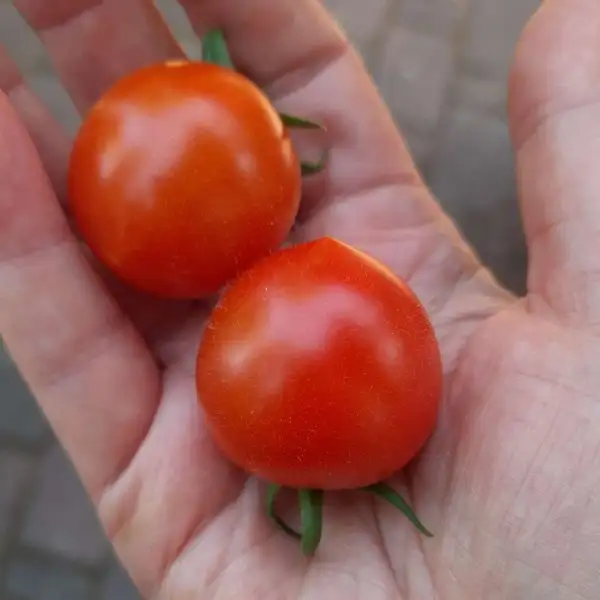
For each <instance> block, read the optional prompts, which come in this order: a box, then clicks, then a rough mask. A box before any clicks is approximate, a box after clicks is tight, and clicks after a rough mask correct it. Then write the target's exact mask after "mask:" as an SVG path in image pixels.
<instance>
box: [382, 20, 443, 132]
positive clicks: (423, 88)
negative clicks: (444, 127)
mask: <svg viewBox="0 0 600 600" xmlns="http://www.w3.org/2000/svg"><path fill="white" fill-rule="evenodd" d="M452 61H453V58H452V47H451V45H450V44H449V43H448V42H447V41H444V40H442V39H440V38H438V37H435V36H431V35H428V34H424V33H419V32H415V31H411V30H410V29H407V28H405V27H402V26H397V27H394V28H392V29H391V30H390V31H389V35H388V36H387V39H386V43H385V46H384V49H383V53H382V57H381V64H380V67H379V69H378V70H377V72H376V73H375V80H376V81H377V82H378V84H379V88H380V90H381V92H382V94H383V96H384V98H385V99H386V102H387V103H388V105H389V106H390V108H391V110H392V112H393V113H394V116H395V117H396V120H397V122H398V123H399V124H400V126H401V127H403V128H407V129H410V130H411V131H413V132H414V133H416V134H419V135H424V136H427V135H431V134H432V133H433V132H434V131H435V129H436V127H437V124H438V119H439V115H440V111H441V109H442V105H443V103H444V97H445V93H446V90H447V86H448V83H449V80H450V76H451V71H452Z"/></svg>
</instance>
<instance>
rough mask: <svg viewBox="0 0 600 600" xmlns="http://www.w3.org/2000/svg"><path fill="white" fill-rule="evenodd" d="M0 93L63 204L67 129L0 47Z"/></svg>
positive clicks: (67, 141) (67, 154)
mask: <svg viewBox="0 0 600 600" xmlns="http://www.w3.org/2000/svg"><path fill="white" fill-rule="evenodd" d="M0 90H2V92H4V94H6V95H7V96H8V99H9V100H10V102H11V104H12V105H13V107H14V108H15V109H16V111H17V113H18V114H19V117H20V118H21V121H22V122H23V124H24V125H25V127H26V128H27V131H28V133H29V136H30V137H31V139H32V140H33V143H34V144H35V147H36V149H37V151H38V154H39V156H40V158H41V160H42V164H43V165H44V168H45V170H46V173H47V174H48V176H49V178H50V181H51V183H52V185H53V187H54V190H55V191H56V194H57V196H58V198H59V199H60V201H61V203H64V202H65V201H66V200H65V199H66V169H67V159H68V156H69V150H70V146H71V142H70V139H69V136H68V135H67V133H66V131H65V130H64V128H63V127H62V126H61V125H60V124H59V123H58V121H57V120H56V119H55V118H54V117H53V116H52V114H51V113H50V111H49V110H48V109H47V108H46V107H45V106H44V104H43V102H42V101H41V100H40V98H39V97H38V96H37V95H36V94H35V93H34V92H33V91H32V90H31V88H30V87H29V86H28V85H27V84H26V83H25V81H24V80H23V78H22V76H21V74H20V73H19V70H18V69H17V66H16V65H15V63H14V62H13V61H12V60H11V58H10V57H9V55H8V54H7V53H6V51H5V50H4V49H3V48H2V47H0Z"/></svg>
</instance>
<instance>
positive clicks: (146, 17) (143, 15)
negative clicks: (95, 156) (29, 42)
mask: <svg viewBox="0 0 600 600" xmlns="http://www.w3.org/2000/svg"><path fill="white" fill-rule="evenodd" d="M15 5H16V6H17V8H18V9H19V10H20V11H21V13H22V14H23V16H24V17H25V19H26V20H27V21H28V23H29V24H30V25H31V26H32V27H33V28H34V29H35V30H36V31H37V32H38V34H39V35H40V37H41V39H42V41H43V42H44V45H45V46H46V48H47V50H48V52H49V54H50V57H51V59H52V62H53V63H54V65H55V68H56V71H57V73H58V74H59V76H60V78H61V80H62V82H63V84H64V86H65V88H66V89H67V91H68V92H69V94H70V95H71V98H72V99H73V102H74V103H75V106H76V107H77V108H78V109H79V110H80V111H81V112H82V113H85V112H86V111H87V109H88V108H89V107H90V106H91V104H93V103H94V102H95V101H96V100H97V99H98V98H99V97H100V95H101V94H102V93H103V92H104V91H105V90H106V88H107V87H109V86H110V85H112V84H113V83H114V82H115V81H116V80H117V79H118V78H119V77H121V76H122V75H124V74H126V73H128V72H129V71H131V70H133V69H136V68H138V67H141V66H144V65H146V64H149V63H151V62H155V61H158V60H163V59H166V58H169V57H177V56H181V54H182V53H181V49H180V48H179V46H178V45H177V43H176V41H175V40H174V38H173V37H172V35H171V33H170V32H169V30H168V27H167V26H166V24H165V22H164V21H163V19H162V17H161V15H160V13H159V12H158V10H157V9H156V8H155V7H154V5H153V3H152V2H150V1H149V0H104V1H103V2H99V1H98V0H62V1H61V2H48V0H15Z"/></svg>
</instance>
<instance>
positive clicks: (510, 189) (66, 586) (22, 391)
mask: <svg viewBox="0 0 600 600" xmlns="http://www.w3.org/2000/svg"><path fill="white" fill-rule="evenodd" d="M123 1H125V0H123ZM158 4H159V5H160V7H161V9H164V11H165V14H166V15H167V18H168V20H169V23H170V24H171V25H172V26H173V29H174V31H175V33H176V35H177V37H178V38H179V39H181V41H182V43H183V45H184V46H185V47H186V48H190V49H193V48H194V47H195V42H194V40H193V38H192V36H191V34H190V30H189V26H188V24H187V23H186V21H185V19H184V18H182V14H181V11H180V10H178V7H177V6H174V4H175V3H174V2H171V1H167V0H161V1H159V2H158ZM326 4H327V5H328V6H329V7H330V8H331V9H332V11H333V12H334V13H335V14H336V15H337V17H338V18H339V20H340V22H341V23H342V25H343V26H344V27H345V28H346V30H347V31H348V33H349V35H350V37H351V38H352V40H353V41H354V42H355V43H356V44H357V46H358V47H359V49H360V50H361V52H362V53H363V56H364V58H365V62H366V64H367V66H368V68H369V69H370V71H371V73H372V74H373V77H374V79H375V81H376V82H377V84H378V86H379V87H380V89H381V92H382V93H383V95H384V97H385V99H386V101H387V102H388V104H389V106H390V108H391V109H392V111H393V114H394V116H395V118H396V121H397V123H398V124H399V126H400V127H401V128H402V130H403V132H404V134H405V137H406V139H407V141H408V144H409V146H410V148H411V149H412V150H413V152H414V154H415V156H416V158H417V160H418V164H419V165H420V167H421V169H422V171H423V173H424V174H425V177H426V179H427V180H428V182H429V183H430V185H431V186H432V188H433V190H434V192H435V193H436V194H437V196H438V198H439V200H440V202H441V203H442V205H443V206H444V207H445V208H446V209H447V210H448V211H449V212H450V214H451V215H452V216H453V217H454V218H455V220H456V221H457V222H458V224H459V226H460V227H461V228H462V230H463V232H464V233H465V235H466V236H467V238H468V239H469V240H470V241H471V243H472V244H473V245H474V246H475V248H476V249H477V250H478V252H479V253H480V255H481V256H482V258H483V260H484V261H485V262H486V263H487V264H488V265H489V266H490V267H491V268H492V269H493V270H494V271H495V272H496V274H497V276H498V277H499V278H500V280H501V281H503V282H504V283H505V284H506V285H508V286H509V287H511V288H512V289H514V290H516V291H522V289H523V285H524V276H525V261H526V254H525V249H524V246H523V241H522V235H521V229H520V222H519V218H518V213H517V206H516V194H515V182H514V175H513V157H512V155H511V150H510V146H509V139H508V133H507V128H506V115H505V95H506V85H505V84H506V76H507V71H508V65H509V62H510V60H511V58H512V53H513V50H514V44H515V42H516V40H517V38H518V36H519V33H520V31H521V29H522V27H523V25H524V23H525V21H526V20H527V18H528V17H529V16H530V14H531V13H533V11H534V10H535V9H536V8H537V6H538V4H539V0H368V2H367V1H366V0H326ZM0 43H1V44H4V45H6V46H7V47H8V49H9V50H10V52H11V53H13V55H14V56H15V58H16V59H17V62H18V63H19V64H20V65H21V66H22V67H23V69H24V72H25V74H26V76H27V78H28V79H29V81H30V82H31V84H32V86H33V87H34V88H35V89H36V90H37V91H38V93H39V94H40V95H41V96H42V97H43V98H44V99H46V100H47V102H48V103H49V105H50V106H51V107H52V109H53V110H54V111H55V112H56V114H57V115H58V116H59V118H60V119H61V120H62V121H63V122H64V123H65V124H66V125H67V126H69V127H73V126H74V124H75V123H76V122H77V121H76V118H75V115H74V111H73V108H72V106H71V105H70V103H69V102H68V99H67V98H66V96H65V94H64V92H63V90H62V89H61V88H60V85H59V84H58V83H57V82H56V80H55V78H54V77H53V75H52V73H51V72H50V70H49V67H48V62H47V59H46V58H45V56H44V55H43V53H42V50H41V47H40V44H39V42H38V41H37V40H36V39H35V37H33V35H32V34H31V32H30V31H29V30H27V28H26V27H25V26H24V25H23V23H22V21H20V20H19V19H18V17H17V15H16V12H15V11H14V9H13V7H12V5H11V3H10V2H9V1H8V0H0ZM0 482H1V483H0V598H2V599H3V600H104V599H119V600H129V599H133V598H136V597H137V595H136V592H135V591H134V590H133V588H132V587H131V585H130V583H129V582H128V580H127V578H126V577H125V576H124V575H123V573H122V571H121V570H120V569H119V567H118V566H117V565H116V562H115V560H114V557H113V556H112V554H111V552H110V549H109V547H108V545H107V543H106V541H105V539H104V536H103V535H102V533H101V531H100V529H99V527H98V524H97V522H96V519H95V516H94V514H93V511H92V510H91V508H90V505H89V502H88V500H87V498H86V496H85V494H84V493H83V491H82V489H81V487H80V485H79V483H78V481H77V479H76V477H75V476H74V474H73V472H72V469H71V467H70V465H69V463H68V462H67V461H66V460H65V457H64V455H63V453H62V451H61V450H60V448H59V447H58V446H57V444H56V443H55V440H54V438H53V436H52V434H51V432H50V431H49V429H48V427H47V425H46V423H45V421H44V419H43V418H42V416H41V415H40V413H39V412H38V409H37V407H36V405H35V403H34V401H33V399H32V398H31V396H30V394H29V393H28V392H27V389H26V388H25V386H24V385H23V383H22V381H21V379H20V378H19V376H18V374H17V373H16V371H15V370H14V368H13V367H12V365H11V364H10V362H9V361H8V359H7V357H6V356H5V355H2V353H1V351H0Z"/></svg>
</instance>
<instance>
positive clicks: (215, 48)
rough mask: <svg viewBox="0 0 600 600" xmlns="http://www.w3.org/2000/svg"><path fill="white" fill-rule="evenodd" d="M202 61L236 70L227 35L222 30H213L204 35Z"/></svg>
mask: <svg viewBox="0 0 600 600" xmlns="http://www.w3.org/2000/svg"><path fill="white" fill-rule="evenodd" d="M202 60H203V61H205V62H209V63H213V64H215V65H219V66H221V67H225V68H227V69H234V66H233V61H232V60H231V56H230V54H229V49H228V48H227V42H226V40H225V35H224V34H223V32H222V31H221V30H220V29H211V30H209V31H207V32H206V33H205V34H204V37H203V38H202Z"/></svg>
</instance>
